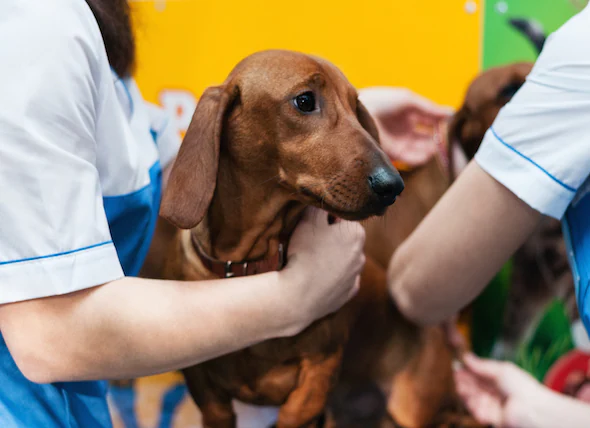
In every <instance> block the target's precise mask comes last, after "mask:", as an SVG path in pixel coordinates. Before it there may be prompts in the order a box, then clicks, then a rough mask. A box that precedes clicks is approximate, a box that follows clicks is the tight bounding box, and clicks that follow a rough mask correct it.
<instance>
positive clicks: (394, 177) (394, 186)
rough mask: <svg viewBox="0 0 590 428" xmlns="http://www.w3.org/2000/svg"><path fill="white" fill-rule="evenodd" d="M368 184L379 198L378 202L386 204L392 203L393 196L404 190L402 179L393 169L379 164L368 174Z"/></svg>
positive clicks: (393, 200)
mask: <svg viewBox="0 0 590 428" xmlns="http://www.w3.org/2000/svg"><path fill="white" fill-rule="evenodd" d="M369 186H371V190H373V192H374V193H375V194H376V195H377V197H378V198H379V202H381V203H382V204H383V205H385V206H388V205H391V204H393V203H394V202H395V198H396V197H397V196H398V195H399V194H400V193H401V192H402V191H403V190H404V181H403V180H402V178H401V177H400V175H399V174H398V173H397V172H395V171H394V170H392V169H390V168H384V167H382V166H380V167H377V168H375V169H374V170H373V173H372V174H371V175H370V176H369Z"/></svg>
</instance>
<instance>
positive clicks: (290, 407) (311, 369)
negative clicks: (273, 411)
mask: <svg viewBox="0 0 590 428" xmlns="http://www.w3.org/2000/svg"><path fill="white" fill-rule="evenodd" d="M341 362H342V348H340V349H338V351H337V352H335V353H334V354H331V355H328V356H327V357H323V358H321V359H316V358H306V359H304V360H303V361H302V363H301V370H300V372H299V379H298V381H297V386H296V387H295V389H294V390H293V392H291V394H290V395H289V398H288V399H287V401H286V402H285V404H283V405H282V406H281V408H280V410H279V418H278V421H277V425H276V427H277V428H303V427H305V428H308V427H309V428H311V427H314V426H316V420H317V418H319V417H320V416H321V415H322V412H323V411H324V409H325V408H326V402H327V400H328V396H329V394H330V391H331V390H332V387H333V386H334V382H335V379H336V375H337V373H338V371H339V369H340V364H341Z"/></svg>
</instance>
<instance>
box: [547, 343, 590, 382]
mask: <svg viewBox="0 0 590 428" xmlns="http://www.w3.org/2000/svg"><path fill="white" fill-rule="evenodd" d="M589 367H590V354H587V353H585V352H582V351H580V350H577V349H575V350H573V351H570V352H568V353H567V354H565V355H564V356H562V357H561V358H560V359H558V360H557V361H556V362H555V363H554V364H553V365H552V366H551V368H550V369H549V371H548V372H547V374H546V375H545V379H544V380H543V383H544V384H545V385H546V386H547V387H549V388H551V389H552V390H554V391H557V392H564V390H565V389H566V387H567V386H568V381H570V380H571V379H572V377H574V376H575V377H577V376H576V375H577V374H581V375H583V376H584V377H586V376H587V373H588V372H589ZM572 375H574V376H572Z"/></svg>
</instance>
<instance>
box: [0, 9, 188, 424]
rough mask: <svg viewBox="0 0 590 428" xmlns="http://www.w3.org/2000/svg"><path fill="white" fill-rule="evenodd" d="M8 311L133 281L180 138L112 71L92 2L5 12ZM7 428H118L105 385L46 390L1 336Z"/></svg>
mask: <svg viewBox="0 0 590 428" xmlns="http://www.w3.org/2000/svg"><path fill="white" fill-rule="evenodd" d="M0 9H1V12H0V40H2V42H1V43H0V195H1V198H2V199H1V202H0V304H4V303H10V302H17V301H22V300H27V299H33V298H39V297H45V296H53V295H57V294H64V293H69V292H72V291H76V290H81V289H85V288H88V287H93V286H96V285H100V284H104V283H106V282H110V281H113V280H116V279H118V278H121V277H122V276H123V275H124V274H127V275H136V274H137V273H138V272H139V268H140V266H141V264H142V262H143V259H144V258H145V255H146V253H147V250H148V248H149V244H150V240H151V237H152V234H153V230H154V226H155V222H156V218H157V213H158V210H159V203H160V191H161V169H162V168H163V167H164V166H165V165H166V164H167V163H169V162H170V161H171V160H172V159H173V157H174V156H175V155H176V152H177V150H178V147H179V145H180V139H179V137H178V135H176V133H175V132H174V130H173V129H172V127H166V124H167V123H166V119H165V117H164V116H163V113H162V112H161V111H159V110H158V109H157V108H156V107H155V106H150V105H148V104H146V103H145V102H144V101H143V100H142V98H141V95H140V93H139V91H138V89H137V87H136V85H135V83H134V82H133V80H132V79H120V78H119V77H118V76H116V75H115V73H114V72H113V71H112V70H111V68H110V66H109V63H108V59H107V55H106V51H105V47H104V43H103V40H102V36H101V33H100V31H99V28H98V24H97V22H96V20H95V18H94V16H93V14H92V12H91V10H90V8H89V7H88V5H87V4H86V2H85V1H84V0H51V1H48V0H43V1H39V0H3V1H2V5H1V6H0ZM0 385H2V387H1V388H0V426H1V427H3V428H12V427H45V428H47V427H62V426H66V425H67V426H71V427H84V428H88V427H105V426H110V424H111V422H110V418H109V412H108V408H107V402H106V399H105V392H106V390H105V384H104V383H103V382H75V383H73V382H72V383H59V384H51V385H39V384H34V383H32V382H29V381H28V380H27V379H26V378H25V377H24V376H23V375H22V373H21V372H20V370H19V369H18V367H17V366H16V364H15V363H14V361H13V359H12V357H11V355H10V352H9V350H8V348H7V346H6V344H5V343H4V340H3V338H2V335H1V334H0Z"/></svg>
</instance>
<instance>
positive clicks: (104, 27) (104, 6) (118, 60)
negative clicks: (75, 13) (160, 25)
mask: <svg viewBox="0 0 590 428" xmlns="http://www.w3.org/2000/svg"><path fill="white" fill-rule="evenodd" d="M86 3H88V6H89V7H90V9H91V10H92V13H93V14H94V17H95V18H96V21H97V22H98V27H99V28H100V32H101V34H102V39H103V40H104V44H105V47H106V50H107V57H108V59H109V63H110V65H111V67H112V68H113V70H115V72H116V73H117V74H118V75H119V77H127V76H129V75H131V74H132V73H133V66H134V64H135V40H134V38H133V29H132V26H131V11H130V8H129V4H128V3H127V0H86Z"/></svg>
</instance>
